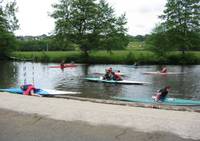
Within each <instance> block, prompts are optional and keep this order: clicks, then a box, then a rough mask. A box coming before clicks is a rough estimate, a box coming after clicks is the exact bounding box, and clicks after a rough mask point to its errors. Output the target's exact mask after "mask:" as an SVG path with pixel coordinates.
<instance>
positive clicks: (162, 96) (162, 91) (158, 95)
mask: <svg viewBox="0 0 200 141" xmlns="http://www.w3.org/2000/svg"><path fill="white" fill-rule="evenodd" d="M170 89H171V87H170V86H166V87H164V88H163V89H160V90H158V91H157V93H156V95H155V96H152V98H153V99H154V100H155V101H164V100H165V98H166V96H167V94H168V92H169V91H170Z"/></svg>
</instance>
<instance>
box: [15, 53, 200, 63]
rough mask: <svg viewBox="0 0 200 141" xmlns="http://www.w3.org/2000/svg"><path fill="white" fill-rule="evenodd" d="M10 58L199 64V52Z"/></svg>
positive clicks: (24, 56)
mask: <svg viewBox="0 0 200 141" xmlns="http://www.w3.org/2000/svg"><path fill="white" fill-rule="evenodd" d="M12 57H16V58H20V59H34V61H37V62H61V61H62V60H65V62H71V61H74V62H76V63H90V64H134V63H135V62H138V63H139V64H200V52H188V53H186V54H185V55H184V56H183V55H182V53H181V52H178V51H177V52H170V53H168V55H167V56H165V57H162V56H157V55H155V54H154V53H152V52H150V51H144V50H141V51H139V50H120V51H112V52H111V53H110V52H107V51H93V52H91V53H90V56H89V57H88V58H84V57H83V55H82V54H81V52H79V51H65V52H64V51H48V52H13V53H12Z"/></svg>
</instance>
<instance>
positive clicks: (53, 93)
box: [0, 88, 80, 96]
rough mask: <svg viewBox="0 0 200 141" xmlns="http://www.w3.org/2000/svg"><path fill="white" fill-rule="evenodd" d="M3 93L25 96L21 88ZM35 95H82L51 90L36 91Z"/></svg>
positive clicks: (5, 90) (9, 89)
mask: <svg viewBox="0 0 200 141" xmlns="http://www.w3.org/2000/svg"><path fill="white" fill-rule="evenodd" d="M0 91H1V92H9V93H14V94H21V95H23V93H24V91H23V90H22V89H21V88H8V89H0ZM34 94H38V95H41V96H53V95H73V94H80V92H71V91H58V90H50V89H36V90H35V92H34Z"/></svg>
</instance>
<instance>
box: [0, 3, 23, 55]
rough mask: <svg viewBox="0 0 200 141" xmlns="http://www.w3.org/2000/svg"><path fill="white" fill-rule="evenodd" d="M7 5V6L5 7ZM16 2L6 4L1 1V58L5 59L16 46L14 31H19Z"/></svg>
mask: <svg viewBox="0 0 200 141" xmlns="http://www.w3.org/2000/svg"><path fill="white" fill-rule="evenodd" d="M4 5H5V6H4ZM16 10H17V9H16V2H15V1H13V2H10V3H5V2H4V1H0V56H1V57H5V56H6V55H7V54H8V53H9V52H10V50H12V47H14V46H15V36H14V34H13V31H14V30H16V29H18V27H19V26H18V20H17V18H16V16H15V12H16Z"/></svg>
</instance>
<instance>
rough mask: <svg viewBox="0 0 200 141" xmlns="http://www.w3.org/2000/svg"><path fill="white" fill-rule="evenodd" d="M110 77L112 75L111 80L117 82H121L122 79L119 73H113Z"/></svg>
mask: <svg viewBox="0 0 200 141" xmlns="http://www.w3.org/2000/svg"><path fill="white" fill-rule="evenodd" d="M112 75H113V80H117V81H121V80H122V77H121V75H120V74H119V73H115V72H113V73H112Z"/></svg>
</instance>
